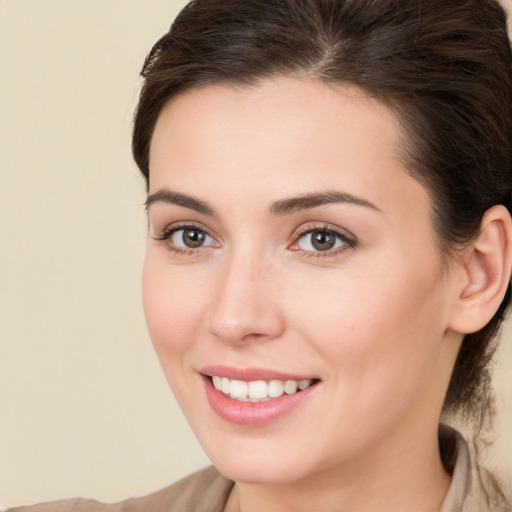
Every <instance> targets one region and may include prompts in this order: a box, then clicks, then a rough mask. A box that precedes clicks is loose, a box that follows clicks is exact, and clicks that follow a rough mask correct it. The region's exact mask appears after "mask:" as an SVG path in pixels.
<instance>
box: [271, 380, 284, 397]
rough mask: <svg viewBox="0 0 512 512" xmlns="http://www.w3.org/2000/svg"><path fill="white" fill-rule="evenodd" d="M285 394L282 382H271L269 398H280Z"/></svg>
mask: <svg viewBox="0 0 512 512" xmlns="http://www.w3.org/2000/svg"><path fill="white" fill-rule="evenodd" d="M283 393H284V386H283V383H282V381H280V380H271V381H270V382H269V383H268V396H269V397H271V398H278V397H280V396H281V395H282V394H283Z"/></svg>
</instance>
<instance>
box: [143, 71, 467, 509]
mask: <svg viewBox="0 0 512 512" xmlns="http://www.w3.org/2000/svg"><path fill="white" fill-rule="evenodd" d="M402 139H403V134H402V132H401V127H400V124H399V122H398V120H397V119H396V118H395V116H394V115H393V114H392V113H391V112H390V111H389V110H388V109H387V108H386V107H385V106H384V105H382V104H381V103H379V102H378V101H376V100H374V99H371V98H369V97H368V96H366V95H365V94H364V93H363V92H361V91H360V90H358V89H357V88H353V87H348V86H343V87H342V86H337V87H330V86H327V85H324V84H321V83H318V82H314V81H299V80H296V79H291V78H276V79H275V80H268V81H265V82H262V83H260V84H258V85H257V86H254V87H251V88H249V87H243V88H235V87H229V86H207V87H204V88H201V89H193V90H191V91H188V92H186V93H185V94H183V95H181V96H180V97H178V98H176V99H174V100H173V101H172V102H170V103H169V104H168V105H167V106H166V107H165V109H164V110H163V111H162V113H161V115H160V117H159V120H158V122H157V125H156V128H155V132H154V135H153V139H152V143H151V151H150V191H149V192H150V195H152V194H156V193H158V192H161V191H163V190H170V191H173V192H178V193H180V194H185V195H187V196H191V197H193V198H195V199H197V200H199V201H201V202H203V203H207V204H208V205H209V207H211V209H212V210H214V211H215V214H214V215H211V214H210V213H211V212H208V211H202V212H200V211H196V209H194V208H190V207H189V206H190V205H188V206H184V205H177V204H171V203H170V202H168V201H163V200H155V201H153V202H152V203H151V204H150V206H149V208H148V217H149V230H148V244H147V254H146V260H145V264H144V272H143V298H144V309H145V314H146V319H147V324H148V328H149V331H150V335H151V339H152V341H153V344H154V347H155V349H156V352H157V355H158V357H159V360H160V362H161V365H162V368H163V370H164V372H165V375H166V377H167V379H168V382H169V384H170V386H171V388H172V390H173V392H174V394H175V396H176V398H177V400H178V402H179V404H180V406H181V407H182V409H183V411H184V413H185V415H186V417H187V419H188V421H189V423H190V425H191V427H192V429H193V430H194V432H195V434H196V436H197V437H198V439H199V441H200V442H201V444H202V446H203V447H204V449H205V451H206V453H207V454H208V456H209V457H210V458H211V460H212V461H213V463H214V464H215V466H216V467H217V468H218V469H219V470H220V471H221V472H222V473H223V474H224V475H226V476H228V477H229V478H231V479H233V480H235V481H236V482H237V484H236V485H235V488H234V491H233V493H232V495H231V498H230V501H229V503H228V506H227V510H242V511H244V512H251V511H256V510H266V511H271V512H272V511H276V512H277V511H284V510H294V511H301V510H330V511H334V512H335V511H338V510H340V511H341V510H343V511H368V510H379V511H387V510H389V511H394V512H400V511H402V510H403V511H406V510H407V511H410V510H415V511H435V510H438V509H439V507H440V505H441V503H442V501H443V498H444V496H445V494H446V491H447V488H448V486H449V482H450V478H449V476H448V475H447V474H446V473H445V472H444V470H443V468H442V465H441V462H440V458H439V454H438V447H437V428H438V422H439V416H440V411H441V408H442V404H443V399H444V394H445V392H446V389H447V386H448V382H449V378H450V374H451V371H452V368H453V364H454V361H455V357H456V354H457V351H458V349H459V347H460V343H461V340H462V334H461V333H460V332H457V331H455V330H454V329H453V328H452V325H453V323H454V321H455V320H454V319H455V317H456V315H457V314H458V315H459V317H457V318H460V311H461V307H460V296H461V289H463V288H464V286H466V285H467V282H466V281H465V280H467V273H463V272H462V271H453V270H450V269H448V270H447V269H446V267H445V266H444V265H443V264H442V257H441V253H440V250H439V247H438V244H437V241H436V235H435V233H434V231H433V225H432V216H431V214H432V210H431V203H430V197H429V194H428V192H427V190H426V189H425V188H424V187H423V186H422V185H421V184H419V183H418V182H417V181H416V180H415V179H414V178H412V177H411V176H410V174H408V173H407V169H406V168H405V167H404V163H403V162H402V159H401V157H400V148H401V145H402ZM324 191H338V192H343V193H345V194H351V195H352V196H356V197H357V198H360V199H362V200H363V201H364V202H369V203H371V204H372V205H373V207H369V206H364V205H361V204H354V203H351V202H335V203H329V204H323V205H320V206H317V207H314V208H307V209H295V210H293V211H289V212H286V213H284V214H280V215H276V214H275V213H274V214H272V213H271V208H272V205H273V204H274V203H275V202H277V201H282V200H284V199H287V198H290V197H296V196H302V195H304V194H310V193H316V192H324ZM183 225H192V226H194V227H195V228H198V229H200V230H202V231H203V232H204V233H206V235H208V236H207V237H206V238H205V244H204V245H203V246H202V247H198V248H195V249H187V248H185V250H183V248H180V247H178V250H181V252H176V249H177V247H176V246H177V245H179V244H183V243H182V238H181V234H182V232H178V231H176V232H175V234H174V236H173V237H172V238H171V239H167V240H156V239H157V238H162V234H163V233H164V231H165V230H166V229H167V230H168V231H169V230H171V229H176V230H178V229H180V228H182V227H183ZM325 226H327V227H329V228H330V229H331V230H334V231H338V232H339V233H341V234H349V238H350V240H349V242H343V241H341V239H340V240H339V241H338V242H337V248H335V249H332V250H327V251H319V250H315V248H314V247H312V246H311V245H310V244H309V243H308V242H309V241H310V238H309V235H307V234H301V233H302V232H303V231H304V230H306V231H307V230H308V229H310V230H311V229H314V228H320V229H323V228H324V227H325ZM300 230H302V231H300ZM340 248H341V249H340ZM461 268H462V267H461ZM216 364H223V365H228V366H234V367H237V368H252V367H258V368H267V369H270V370H275V371H284V372H288V373H296V374H301V375H303V374H304V375H309V376H314V377H316V378H318V379H320V383H319V385H318V386H317V388H316V390H315V391H314V393H312V394H311V395H310V397H308V399H307V400H304V401H303V403H301V404H300V406H299V407H297V408H296V409H294V410H292V411H291V412H290V413H289V414H287V415H285V416H284V417H283V418H281V419H279V420H278V421H276V422H273V423H272V424H270V425H266V426H260V427H247V426H242V425H234V424H231V423H229V422H227V421H225V420H223V419H222V418H220V417H219V416H217V415H216V414H215V413H214V412H213V411H212V409H211V407H210V405H209V404H208V402H207V400H206V397H205V392H204V387H203V381H202V378H201V376H200V373H199V372H200V370H201V368H203V367H204V366H206V365H216Z"/></svg>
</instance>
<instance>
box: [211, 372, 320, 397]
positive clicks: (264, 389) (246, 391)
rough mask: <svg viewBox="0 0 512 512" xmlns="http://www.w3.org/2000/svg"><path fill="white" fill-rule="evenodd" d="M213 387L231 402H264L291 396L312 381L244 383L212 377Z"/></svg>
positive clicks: (254, 381) (257, 381)
mask: <svg viewBox="0 0 512 512" xmlns="http://www.w3.org/2000/svg"><path fill="white" fill-rule="evenodd" d="M212 382H213V386H214V387H215V389H217V390H218V391H221V392H222V393H224V395H226V396H229V397H230V398H232V399H233V400H239V401H241V402H266V401H268V400H272V399H273V398H279V397H280V396H282V395H284V394H286V395H293V394H295V393H297V392H299V391H304V390H305V389H307V388H309V387H310V386H311V385H312V384H313V380H312V379H305V380H300V381H297V380H270V381H265V380H253V381H250V382H246V381H243V380H236V379H228V378H227V377H220V376H218V375H214V376H213V377H212Z"/></svg>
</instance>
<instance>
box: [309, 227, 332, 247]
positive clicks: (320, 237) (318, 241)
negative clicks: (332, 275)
mask: <svg viewBox="0 0 512 512" xmlns="http://www.w3.org/2000/svg"><path fill="white" fill-rule="evenodd" d="M335 243H336V238H335V237H334V236H333V234H332V233H330V232H329V231H320V230H315V231H313V233H311V244H312V245H313V247H314V248H315V249H318V250H319V251H328V250H329V249H332V248H333V247H334V244H335Z"/></svg>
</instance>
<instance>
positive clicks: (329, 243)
mask: <svg viewBox="0 0 512 512" xmlns="http://www.w3.org/2000/svg"><path fill="white" fill-rule="evenodd" d="M297 245H298V247H299V248H300V249H302V250H303V251H309V252H325V251H330V250H331V249H338V248H340V247H343V246H344V245H350V244H349V243H348V242H347V241H346V239H345V237H343V236H342V235H340V234H339V233H336V232H335V231H331V230H329V229H313V230H311V231H308V232H307V233H304V234H302V235H301V236H300V237H299V239H298V240H297Z"/></svg>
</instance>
